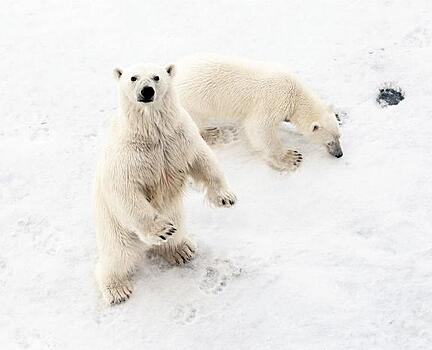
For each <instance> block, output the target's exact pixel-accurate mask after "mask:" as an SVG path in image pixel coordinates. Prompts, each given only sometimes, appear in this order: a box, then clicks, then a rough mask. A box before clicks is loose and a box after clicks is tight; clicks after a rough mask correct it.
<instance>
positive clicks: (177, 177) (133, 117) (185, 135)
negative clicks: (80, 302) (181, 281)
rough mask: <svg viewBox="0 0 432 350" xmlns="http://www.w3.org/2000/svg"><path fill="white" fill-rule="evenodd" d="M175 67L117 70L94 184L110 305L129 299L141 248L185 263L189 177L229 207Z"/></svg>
mask: <svg viewBox="0 0 432 350" xmlns="http://www.w3.org/2000/svg"><path fill="white" fill-rule="evenodd" d="M174 72H175V67H174V66H173V65H170V66H168V67H167V68H164V67H159V66H156V65H137V66H133V67H130V68H127V69H124V70H123V69H115V70H114V75H115V78H116V79H117V81H118V88H119V99H120V112H119V114H118V115H117V116H115V117H114V119H113V121H112V125H111V128H110V132H109V136H108V140H107V144H106V146H105V148H104V151H103V152H102V155H101V158H100V160H99V162H98V167H97V171H96V179H95V219H96V235H97V245H98V255H99V256H98V262H97V266H96V279H97V282H98V284H99V287H100V290H101V292H102V295H103V297H104V298H105V299H106V300H107V301H108V302H109V303H111V304H115V303H120V302H122V301H125V300H126V299H127V298H129V296H130V294H131V292H132V287H131V282H130V276H131V273H132V272H133V271H134V269H135V267H136V265H137V263H138V261H139V259H140V256H141V254H142V252H143V251H145V249H152V250H154V251H156V252H157V253H159V254H160V255H161V256H163V257H164V258H165V259H166V260H168V261H169V262H170V263H176V264H183V263H186V262H188V261H189V260H190V259H191V258H192V257H193V255H194V253H195V244H194V243H193V242H192V240H191V239H190V238H188V237H187V234H186V232H185V227H184V223H183V213H182V197H183V191H184V188H185V181H186V179H187V177H188V176H190V177H192V178H193V179H194V180H195V181H196V182H198V183H201V184H202V185H203V186H204V188H206V195H207V198H208V199H209V201H210V202H211V203H213V204H215V205H216V206H219V207H230V206H232V205H233V204H234V203H235V201H236V196H235V195H234V194H233V193H232V192H231V191H230V190H229V189H228V187H227V184H226V181H225V179H224V176H223V175H222V172H221V170H220V169H219V166H218V164H217V162H216V159H215V156H214V155H213V153H212V151H211V150H210V148H209V146H208V145H207V144H206V142H205V141H204V140H203V139H202V138H201V136H200V134H199V130H198V128H197V127H196V125H195V123H194V122H193V120H192V119H191V118H190V116H189V114H188V113H187V112H186V111H185V110H184V109H183V108H182V107H181V105H180V103H179V101H178V98H177V96H176V94H175V91H174V89H173V87H172V77H173V76H174Z"/></svg>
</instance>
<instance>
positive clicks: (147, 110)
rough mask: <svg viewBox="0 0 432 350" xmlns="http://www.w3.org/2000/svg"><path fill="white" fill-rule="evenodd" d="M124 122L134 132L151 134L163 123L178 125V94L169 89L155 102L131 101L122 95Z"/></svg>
mask: <svg viewBox="0 0 432 350" xmlns="http://www.w3.org/2000/svg"><path fill="white" fill-rule="evenodd" d="M120 109H121V116H122V118H121V119H122V122H123V123H125V124H126V125H127V128H126V129H127V130H128V131H129V132H132V133H134V134H140V135H147V136H148V135H150V134H152V133H153V131H154V129H155V128H156V129H159V128H160V127H161V126H163V125H167V124H168V125H176V124H177V121H176V119H177V118H178V116H179V114H180V113H179V108H178V103H176V96H175V95H173V94H172V93H171V91H168V92H167V93H166V94H165V96H163V99H162V100H161V101H156V102H153V103H131V102H130V101H129V100H128V98H127V97H125V96H121V97H120Z"/></svg>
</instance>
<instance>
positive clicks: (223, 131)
mask: <svg viewBox="0 0 432 350" xmlns="http://www.w3.org/2000/svg"><path fill="white" fill-rule="evenodd" d="M200 133H201V136H202V138H203V139H204V141H205V142H207V144H208V145H210V146H213V145H220V144H228V143H232V142H235V141H238V140H239V129H238V128H236V127H235V126H212V127H205V128H203V129H201V130H200Z"/></svg>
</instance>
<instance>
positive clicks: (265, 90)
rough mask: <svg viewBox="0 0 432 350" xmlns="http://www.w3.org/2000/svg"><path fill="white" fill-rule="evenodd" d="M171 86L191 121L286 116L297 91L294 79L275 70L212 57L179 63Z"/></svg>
mask: <svg viewBox="0 0 432 350" xmlns="http://www.w3.org/2000/svg"><path fill="white" fill-rule="evenodd" d="M174 82H175V85H176V88H177V92H178V95H179V97H180V100H181V102H182V104H183V105H184V107H185V108H186V109H187V110H188V111H189V112H190V113H191V115H192V117H193V118H194V119H197V118H198V119H207V118H230V119H232V118H235V119H242V118H247V117H248V116H250V115H251V114H258V115H259V114H264V113H266V114H268V113H269V112H270V113H278V114H286V113H289V111H290V109H291V103H290V101H294V98H295V96H294V95H293V94H294V93H295V91H296V90H297V88H298V82H297V81H296V79H295V78H294V77H293V76H292V75H290V74H289V73H287V72H286V71H284V70H283V69H282V68H280V67H278V66H275V65H272V66H269V64H268V63H267V64H262V63H259V62H252V61H247V60H243V59H238V58H231V57H223V56H211V55H195V56H189V57H186V58H185V59H183V60H181V61H180V62H178V63H177V76H176V78H175V79H174ZM281 101H284V102H283V103H281Z"/></svg>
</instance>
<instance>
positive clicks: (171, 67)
mask: <svg viewBox="0 0 432 350" xmlns="http://www.w3.org/2000/svg"><path fill="white" fill-rule="evenodd" d="M166 71H167V73H168V75H169V76H170V77H173V76H174V75H175V66H174V65H173V64H170V65H169V66H167V67H166Z"/></svg>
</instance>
